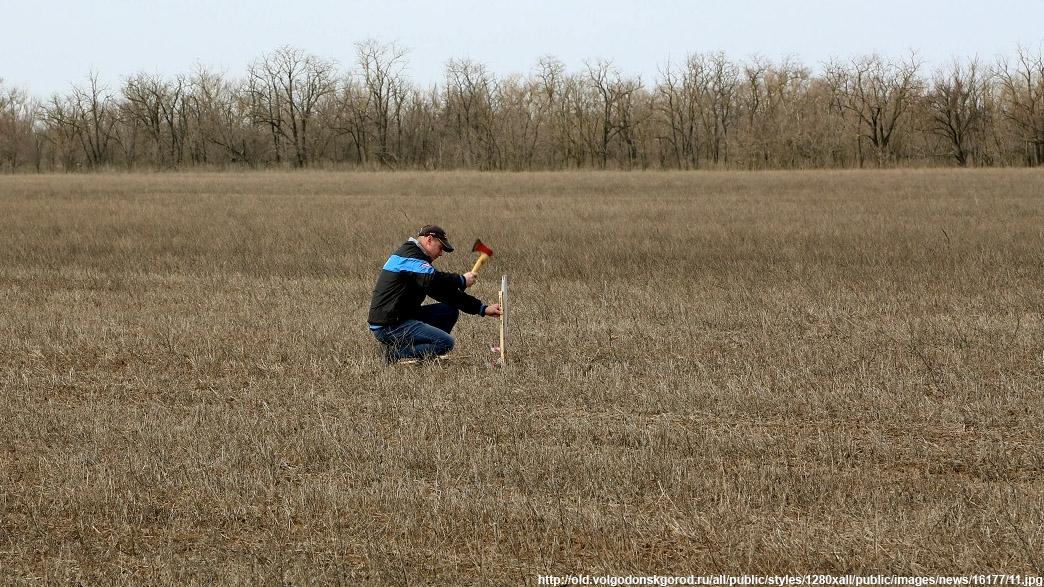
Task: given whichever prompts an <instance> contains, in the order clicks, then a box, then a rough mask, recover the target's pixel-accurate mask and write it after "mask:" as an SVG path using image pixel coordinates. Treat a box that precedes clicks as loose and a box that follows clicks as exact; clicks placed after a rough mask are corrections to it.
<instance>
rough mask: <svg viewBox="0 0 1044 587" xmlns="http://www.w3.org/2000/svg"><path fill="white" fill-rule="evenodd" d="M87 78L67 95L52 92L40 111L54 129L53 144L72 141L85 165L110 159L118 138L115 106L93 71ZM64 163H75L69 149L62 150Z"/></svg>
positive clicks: (116, 107) (95, 166)
mask: <svg viewBox="0 0 1044 587" xmlns="http://www.w3.org/2000/svg"><path fill="white" fill-rule="evenodd" d="M87 79H88V82H89V84H88V86H87V87H81V86H73V89H72V92H71V94H69V95H68V96H65V97H62V96H59V95H57V94H55V95H54V96H52V97H51V101H50V103H49V104H48V105H47V106H46V107H45V109H44V111H45V117H46V120H47V122H48V124H50V125H51V127H52V128H54V129H55V130H56V132H57V135H58V136H57V138H56V139H54V140H55V141H56V144H61V146H63V147H65V148H66V149H67V148H68V147H69V143H75V144H76V145H78V146H79V149H80V150H81V153H82V154H83V156H84V160H83V161H84V162H85V163H86V164H87V166H88V167H91V168H97V167H101V166H103V165H108V164H110V163H112V155H113V147H114V146H115V145H116V144H117V143H118V142H119V136H118V134H117V129H118V124H119V108H118V103H117V101H116V100H115V98H114V97H113V96H112V95H111V94H110V93H109V92H108V89H107V88H106V87H105V86H102V85H101V84H100V82H99V80H98V74H97V73H94V72H92V73H91V74H90V75H88V78H87ZM66 163H67V165H69V164H72V165H75V164H76V160H75V158H74V156H73V154H72V153H68V152H67V153H66Z"/></svg>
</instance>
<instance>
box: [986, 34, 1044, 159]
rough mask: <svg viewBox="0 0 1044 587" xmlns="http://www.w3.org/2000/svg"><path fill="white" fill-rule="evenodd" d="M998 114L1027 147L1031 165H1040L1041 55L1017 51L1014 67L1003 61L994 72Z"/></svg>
mask: <svg viewBox="0 0 1044 587" xmlns="http://www.w3.org/2000/svg"><path fill="white" fill-rule="evenodd" d="M997 76H998V79H999V80H1000V86H1001V97H1002V102H1001V108H1002V110H1001V112H1002V114H1003V116H1004V117H1005V118H1006V119H1007V120H1008V121H1009V122H1011V124H1012V125H1013V126H1014V127H1015V128H1016V129H1017V131H1018V132H1019V134H1020V135H1021V140H1022V141H1023V142H1024V144H1025V145H1027V146H1028V147H1029V151H1028V153H1027V156H1026V159H1027V161H1028V162H1029V163H1030V164H1031V165H1044V54H1042V53H1041V51H1039V50H1038V51H1037V53H1036V54H1032V53H1030V52H1029V50H1028V49H1026V48H1025V47H1022V46H1020V47H1019V48H1018V52H1017V55H1016V57H1015V61H1014V63H1010V62H1007V61H1003V62H1001V63H1000V65H999V67H998V72H997Z"/></svg>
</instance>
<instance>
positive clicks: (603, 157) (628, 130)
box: [586, 60, 642, 168]
mask: <svg viewBox="0 0 1044 587" xmlns="http://www.w3.org/2000/svg"><path fill="white" fill-rule="evenodd" d="M586 65H587V84H588V87H589V89H590V90H591V92H592V95H593V98H594V99H593V101H592V102H593V106H594V108H595V110H594V111H593V113H597V121H598V123H597V131H598V132H597V135H596V137H594V138H595V142H594V144H593V151H594V152H595V154H596V155H597V157H598V164H599V167H602V168H605V167H606V166H607V164H608V161H609V155H610V147H611V145H612V143H613V142H614V141H616V140H619V141H620V142H622V143H623V147H624V157H625V164H626V165H627V166H628V167H629V166H632V165H634V163H635V162H636V160H637V158H638V149H637V145H636V142H635V138H634V131H635V125H636V124H637V122H638V116H637V115H636V111H635V110H636V109H635V106H636V98H637V93H638V92H639V91H640V90H641V89H642V81H641V79H638V78H626V77H624V76H623V75H622V74H621V73H620V70H619V69H617V68H616V67H615V66H614V65H613V64H612V63H611V62H609V61H603V60H598V61H595V62H587V63H586Z"/></svg>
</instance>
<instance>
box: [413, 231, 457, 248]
mask: <svg viewBox="0 0 1044 587" xmlns="http://www.w3.org/2000/svg"><path fill="white" fill-rule="evenodd" d="M417 236H433V237H435V238H437V239H439V240H440V241H441V242H442V250H443V251H445V252H447V253H452V252H453V245H451V244H450V242H449V239H448V238H446V231H445V230H442V227H441V226H436V225H434V224H429V225H427V226H425V227H424V228H422V229H420V232H419V233H417Z"/></svg>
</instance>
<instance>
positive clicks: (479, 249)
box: [471, 239, 493, 257]
mask: <svg viewBox="0 0 1044 587" xmlns="http://www.w3.org/2000/svg"><path fill="white" fill-rule="evenodd" d="M471 250H472V251H474V252H476V253H483V254H485V255H488V256H490V257H492V256H493V249H490V248H489V247H487V246H486V245H484V244H482V241H480V240H479V239H475V244H474V245H472V246H471Z"/></svg>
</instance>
